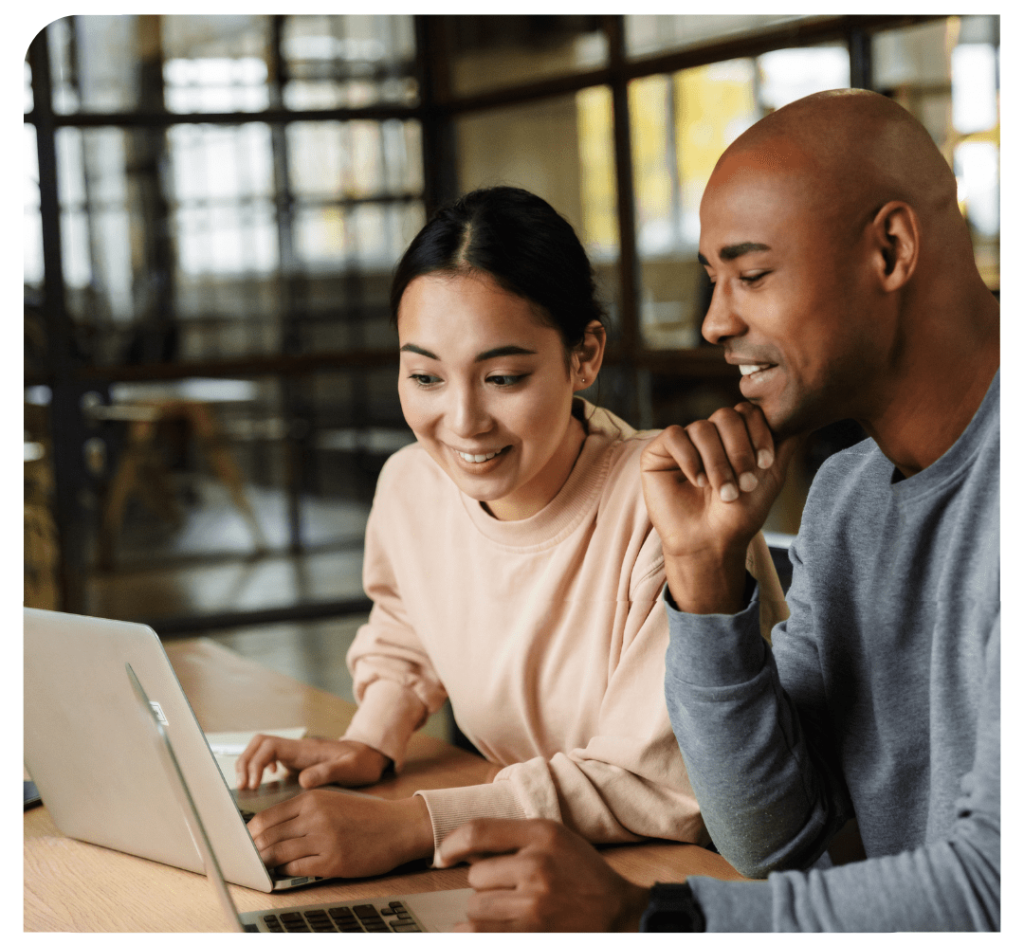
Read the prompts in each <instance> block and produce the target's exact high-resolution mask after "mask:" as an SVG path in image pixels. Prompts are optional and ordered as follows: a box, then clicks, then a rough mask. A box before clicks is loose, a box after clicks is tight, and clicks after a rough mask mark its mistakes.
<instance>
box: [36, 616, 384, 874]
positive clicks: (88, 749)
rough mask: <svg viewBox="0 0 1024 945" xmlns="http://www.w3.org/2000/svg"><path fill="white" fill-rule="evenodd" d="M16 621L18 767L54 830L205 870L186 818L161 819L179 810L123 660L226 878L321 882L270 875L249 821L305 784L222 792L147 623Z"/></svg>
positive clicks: (217, 770)
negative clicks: (21, 673)
mask: <svg viewBox="0 0 1024 945" xmlns="http://www.w3.org/2000/svg"><path fill="white" fill-rule="evenodd" d="M24 615H25V636H24V653H25V766H26V767H27V768H28V770H29V772H30V775H29V776H30V777H31V778H32V780H33V781H35V783H36V786H37V788H38V789H39V793H40V794H41V795H42V798H43V802H44V803H45V804H46V807H47V808H48V810H49V812H50V815H51V817H52V818H53V822H54V824H55V825H56V826H57V828H58V829H59V830H61V831H62V832H63V833H64V834H66V835H67V836H69V837H74V838H75V839H78V840H86V841H88V842H90V843H96V844H99V845H101V846H105V847H110V848H112V849H114V850H121V851H123V852H125V853H132V854H135V855H136V856H142V857H145V858H146V859H150V860H156V861H157V862H159V863H167V864H169V865H171V866H177V867H181V868H182V869H187V870H192V871H193V872H196V873H202V872H204V867H203V861H202V858H201V857H200V855H199V852H198V851H197V850H196V846H195V844H194V843H193V842H192V839H191V837H190V836H189V833H188V830H187V829H186V827H185V824H184V822H183V821H182V819H181V818H180V817H178V816H174V817H168V816H167V811H169V810H175V809H176V807H177V803H176V800H175V797H174V789H173V787H172V785H171V784H170V783H169V782H168V780H167V777H166V775H165V773H164V771H163V768H162V766H161V764H160V761H159V759H158V758H157V757H156V756H155V755H154V753H153V751H152V749H151V747H150V745H149V741H150V739H149V733H148V732H147V730H146V728H145V726H143V725H142V724H140V722H139V718H138V711H137V709H136V707H135V697H134V695H133V693H132V690H131V687H130V686H128V685H127V684H126V683H125V676H124V672H125V670H124V667H125V663H131V665H132V667H133V668H134V671H135V672H136V674H137V675H138V678H139V680H140V681H141V682H142V683H143V685H145V687H146V691H147V692H148V693H149V694H150V697H151V699H152V703H153V707H154V711H156V712H157V713H159V715H160V717H161V718H162V719H163V721H164V723H165V724H166V725H167V732H168V736H169V738H170V740H171V743H172V744H173V746H174V751H175V753H176V754H177V757H178V759H179V760H180V763H181V767H182V770H183V771H184V773H185V778H186V780H187V782H188V787H189V790H190V791H191V794H192V797H193V798H194V799H195V804H196V808H197V809H198V810H199V812H200V813H201V814H202V818H203V822H204V823H205V824H207V825H208V830H209V838H210V843H211V845H212V847H213V849H214V850H216V851H217V858H218V860H219V862H220V865H221V868H222V870H223V872H224V875H225V876H226V877H227V879H228V881H230V882H232V883H237V884H238V885H240V886H248V887H250V888H251V889H257V890H260V891H261V892H272V891H274V890H279V889H290V888H292V887H294V886H302V885H306V884H308V883H311V882H317V881H319V880H320V877H316V876H284V875H282V874H279V873H277V871H276V870H274V871H268V869H267V867H266V866H265V865H264V863H263V860H262V859H260V855H259V852H258V851H257V850H256V846H255V844H254V843H253V841H252V837H251V836H250V835H249V829H248V827H247V826H246V820H247V819H249V817H250V816H251V814H252V813H257V812H259V811H260V810H263V809H264V808H266V807H270V806H271V805H272V804H276V803H279V802H280V801H283V800H287V799H288V798H289V797H291V796H294V795H295V794H298V793H300V792H301V790H302V788H301V787H299V785H298V783H297V782H296V781H295V780H289V781H273V782H270V783H269V784H263V785H261V786H260V787H259V788H258V789H257V790H247V791H239V790H237V789H235V788H233V787H232V786H229V784H228V783H227V780H226V778H225V775H224V773H223V772H222V770H221V766H220V764H219V763H218V761H217V759H216V758H215V757H214V755H213V752H212V751H211V750H210V746H209V744H208V743H207V741H206V737H205V735H204V734H203V731H202V729H201V728H200V726H199V722H198V721H197V719H196V717H195V714H194V713H193V711H192V707H191V706H190V705H189V702H188V699H187V698H186V697H185V693H184V692H183V691H182V688H181V684H180V683H179V682H178V678H177V676H175V674H174V670H173V668H172V667H171V663H170V660H169V659H168V658H167V653H166V652H165V651H164V648H163V645H162V644H161V643H160V638H159V637H158V636H157V635H156V633H155V632H154V631H153V630H152V629H151V628H150V627H147V626H145V625H144V624H138V623H126V622H123V621H119V620H104V619H101V618H98V617H81V616H77V615H75V614H64V613H56V612H53V611H45V610H32V609H29V608H26V609H25V612H24ZM332 789H333V790H339V791H344V790H345V789H343V788H332ZM349 793H358V792H349ZM362 796H364V797H366V796H368V795H362Z"/></svg>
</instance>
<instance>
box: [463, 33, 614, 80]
mask: <svg viewBox="0 0 1024 945" xmlns="http://www.w3.org/2000/svg"><path fill="white" fill-rule="evenodd" d="M444 25H445V33H446V38H447V42H448V53H449V56H450V63H449V68H450V70H451V83H452V90H453V91H454V92H455V93H456V94H458V95H466V94H470V93H473V92H483V91H486V90H488V89H495V88H502V87H505V86H509V85H516V84H519V83H523V82H537V81H539V80H541V79H546V78H550V77H552V76H558V75H567V74H572V73H575V72H585V71H587V70H589V69H596V68H599V67H601V66H603V65H605V63H606V62H607V61H608V42H607V39H606V38H605V34H604V31H603V30H602V28H601V18H600V17H599V16H449V17H446V18H445V24H444Z"/></svg>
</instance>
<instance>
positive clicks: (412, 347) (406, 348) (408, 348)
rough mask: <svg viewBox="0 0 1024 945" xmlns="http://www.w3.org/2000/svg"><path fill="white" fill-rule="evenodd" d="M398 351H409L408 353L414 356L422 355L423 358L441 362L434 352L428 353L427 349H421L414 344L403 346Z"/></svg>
mask: <svg viewBox="0 0 1024 945" xmlns="http://www.w3.org/2000/svg"><path fill="white" fill-rule="evenodd" d="M398 350H399V351H408V352H410V353H412V354H422V355H423V357H425V358H433V359H434V360H435V361H440V360H441V359H440V358H439V357H438V356H437V355H436V354H434V352H433V351H427V349H426V348H421V347H420V346H419V345H414V344H407V345H402V347H401V348H399V349H398Z"/></svg>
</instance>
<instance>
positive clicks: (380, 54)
mask: <svg viewBox="0 0 1024 945" xmlns="http://www.w3.org/2000/svg"><path fill="white" fill-rule="evenodd" d="M281 52H282V55H283V57H284V60H285V68H286V73H287V81H286V82H285V85H284V103H285V105H286V107H288V108H291V109H295V110H304V109H316V108H364V107H367V106H370V105H383V104H397V105H414V104H416V102H417V101H418V99H419V87H418V84H417V82H416V79H415V77H414V74H413V73H414V69H415V60H416V41H415V32H414V27H413V20H412V17H411V16H397V15H393V16H392V15H389V16H385V15H352V14H350V15H346V16H319V15H318V16H290V17H287V19H286V20H285V25H284V33H283V37H282V41H281Z"/></svg>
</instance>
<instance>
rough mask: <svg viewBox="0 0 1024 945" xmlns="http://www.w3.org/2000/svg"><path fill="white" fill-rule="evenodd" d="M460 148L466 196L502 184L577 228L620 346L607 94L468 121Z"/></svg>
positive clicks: (460, 129)
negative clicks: (546, 205)
mask: <svg viewBox="0 0 1024 945" xmlns="http://www.w3.org/2000/svg"><path fill="white" fill-rule="evenodd" d="M456 142H457V155H458V180H459V189H460V190H461V191H462V192H465V191H468V190H473V189H474V188H476V187H488V186H494V185H496V184H503V185H510V186H514V187H522V188H524V189H526V190H529V191H531V192H533V193H535V194H537V195H538V196H540V197H543V198H544V199H545V200H546V201H548V203H550V204H551V206H552V207H554V208H555V210H557V211H558V212H559V213H560V214H562V216H564V217H565V218H566V219H567V220H568V221H569V222H570V223H571V224H572V225H573V227H574V229H575V230H576V233H577V235H578V236H579V238H580V241H581V242H582V243H583V246H584V247H585V249H586V250H587V253H588V254H589V255H590V258H591V262H592V263H593V264H594V270H595V274H596V276H597V281H598V286H599V289H600V294H601V298H602V300H603V301H604V303H605V305H606V306H607V308H608V310H609V314H610V322H611V325H610V327H611V331H610V335H611V337H612V338H614V337H615V336H616V325H617V303H618V298H619V265H618V260H619V238H618V223H617V217H616V212H615V206H616V199H617V197H616V190H615V175H614V154H615V152H614V146H613V142H612V117H611V94H610V93H609V91H608V90H607V89H603V88H602V89H590V90H586V91H584V92H580V93H578V94H577V95H570V96H561V97H558V98H552V99H546V100H544V101H543V102H540V103H536V104H530V105H519V106H515V107H512V108H502V109H495V110H493V111H488V112H486V113H481V114H473V115H467V116H465V117H463V118H460V119H458V120H457V121H456ZM497 142H500V146H497Z"/></svg>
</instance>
